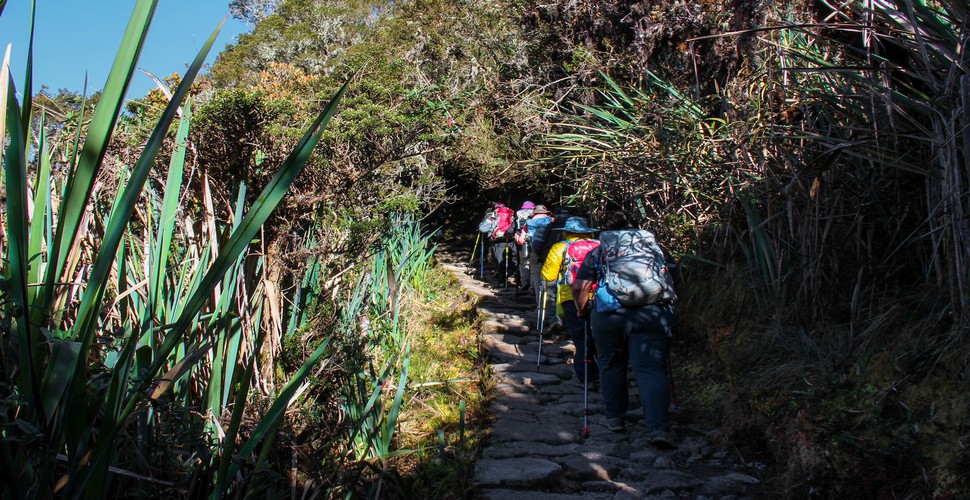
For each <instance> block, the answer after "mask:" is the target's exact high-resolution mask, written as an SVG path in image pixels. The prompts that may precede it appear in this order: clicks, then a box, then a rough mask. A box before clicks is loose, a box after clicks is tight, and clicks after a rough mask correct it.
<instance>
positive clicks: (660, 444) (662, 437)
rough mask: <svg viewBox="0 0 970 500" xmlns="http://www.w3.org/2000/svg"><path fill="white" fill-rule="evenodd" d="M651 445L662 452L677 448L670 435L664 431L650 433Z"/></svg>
mask: <svg viewBox="0 0 970 500" xmlns="http://www.w3.org/2000/svg"><path fill="white" fill-rule="evenodd" d="M650 444H652V445H654V446H655V447H657V448H660V449H661V450H672V449H674V448H676V447H677V445H675V444H674V440H673V438H672V437H670V433H669V432H667V431H662V430H655V431H653V432H651V433H650Z"/></svg>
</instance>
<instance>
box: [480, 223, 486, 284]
mask: <svg viewBox="0 0 970 500" xmlns="http://www.w3.org/2000/svg"><path fill="white" fill-rule="evenodd" d="M479 234H481V233H479ZM481 269H482V270H481V272H480V273H479V274H478V277H479V278H480V279H484V278H485V238H482V268H481Z"/></svg>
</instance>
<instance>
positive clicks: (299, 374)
mask: <svg viewBox="0 0 970 500" xmlns="http://www.w3.org/2000/svg"><path fill="white" fill-rule="evenodd" d="M329 346H330V339H327V340H325V341H324V342H323V343H322V344H320V346H319V347H317V349H316V350H315V351H313V354H311V355H310V357H309V358H307V360H306V361H305V362H304V363H303V365H302V366H300V369H299V370H297V371H296V373H294V374H293V376H292V377H291V378H290V380H289V381H288V382H287V383H286V386H284V387H283V390H282V391H280V395H279V397H277V398H276V401H274V402H273V405H272V406H271V407H270V409H269V410H268V411H267V412H266V415H264V416H263V418H262V419H260V421H259V424H257V425H256V428H255V429H254V430H253V433H252V435H250V436H249V439H248V440H247V441H246V444H244V445H243V446H242V447H241V448H240V449H239V455H240V456H243V457H245V456H249V455H251V454H252V453H253V451H255V450H256V447H257V446H258V445H259V444H260V442H261V441H262V440H263V439H264V438H265V437H266V436H267V433H268V432H269V430H270V429H273V428H275V427H276V425H277V423H278V422H279V420H280V419H281V418H283V414H284V413H285V412H286V409H287V407H289V405H290V403H291V401H292V399H293V397H294V395H295V394H296V392H297V389H299V388H300V385H301V384H303V381H304V380H305V379H306V378H307V377H308V376H309V375H310V371H311V370H312V369H313V367H314V366H316V364H317V362H318V361H320V358H322V357H323V355H324V353H326V352H327V349H328V348H329ZM240 467H241V464H240V461H238V460H233V461H232V463H231V465H230V466H229V468H228V469H227V473H226V475H225V477H226V478H231V477H233V476H235V475H236V473H237V472H239V468H240ZM220 483H221V487H219V488H217V489H216V490H214V491H213V492H212V495H210V496H209V498H210V499H213V500H214V499H216V498H220V497H222V496H223V495H225V493H226V491H227V489H228V487H229V483H228V481H220Z"/></svg>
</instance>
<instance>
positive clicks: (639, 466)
mask: <svg viewBox="0 0 970 500" xmlns="http://www.w3.org/2000/svg"><path fill="white" fill-rule="evenodd" d="M439 261H440V262H441V263H442V265H443V266H444V267H445V268H446V269H448V270H449V271H450V272H451V273H452V274H453V275H454V276H455V277H456V278H457V279H458V280H459V281H460V282H461V283H462V286H464V287H465V288H466V289H467V290H468V291H470V292H472V293H475V294H477V295H479V296H480V297H481V302H480V305H479V314H481V315H484V316H485V318H486V319H485V321H484V330H483V332H482V336H483V339H482V345H483V349H484V354H486V355H487V356H488V359H489V360H490V363H491V368H492V372H493V377H494V382H495V385H494V390H493V394H492V395H491V402H490V411H491V413H492V415H493V416H494V425H493V428H492V430H491V433H490V435H489V437H488V439H487V444H486V446H485V448H484V451H483V453H482V457H481V458H480V459H479V460H478V462H477V463H476V467H475V482H476V485H477V487H478V488H479V493H480V498H485V499H496V500H499V499H502V500H510V499H523V500H525V499H529V500H545V499H550V500H551V499H569V498H589V499H625V498H693V499H712V500H713V499H721V500H730V499H742V498H761V497H763V496H764V495H763V492H762V491H761V490H762V488H761V481H760V480H759V479H758V477H757V474H758V467H757V465H758V464H751V465H746V464H744V463H743V462H742V461H741V460H740V458H739V457H737V456H736V455H735V454H733V453H731V452H730V451H728V450H727V449H721V448H720V447H719V445H717V444H715V440H714V439H712V438H713V436H714V435H715V434H716V430H713V429H700V428H697V427H694V426H692V425H691V423H690V422H684V421H683V419H681V418H678V412H677V411H676V410H674V411H672V413H671V419H672V420H673V424H674V426H673V429H672V433H673V435H674V437H675V442H676V444H677V448H676V449H674V450H659V449H657V448H654V447H653V446H651V445H650V444H649V439H648V435H647V432H646V429H645V428H644V427H643V426H642V425H640V422H639V419H641V418H642V413H641V412H640V409H639V403H638V402H637V401H636V394H637V393H636V390H631V410H630V419H629V421H628V422H627V429H626V431H625V432H621V433H614V432H610V431H609V430H608V429H607V428H606V427H604V426H603V425H601V424H600V423H599V421H600V419H601V418H602V410H601V399H600V397H599V393H598V392H597V391H596V390H595V388H594V387H590V388H589V390H588V392H586V394H585V395H584V388H583V386H582V384H580V383H578V382H577V381H576V378H575V375H574V374H573V369H572V366H571V365H570V364H569V363H570V362H571V356H572V352H573V351H572V349H573V348H572V345H571V343H570V342H569V341H567V340H566V339H564V338H559V337H554V338H548V337H546V338H543V341H542V350H541V355H540V353H539V336H538V334H537V332H536V331H535V329H534V325H533V323H534V322H535V320H536V311H535V307H536V306H535V302H534V300H533V299H532V298H531V297H528V295H529V294H528V293H525V292H521V293H517V291H516V289H515V287H514V286H512V285H508V286H507V287H506V286H503V285H502V284H501V283H497V282H495V281H492V282H489V280H488V279H485V280H483V279H480V278H479V277H478V276H477V274H475V272H476V270H475V269H472V268H470V267H469V266H468V265H467V264H465V263H464V260H463V259H461V258H460V257H458V256H454V257H449V255H447V254H445V255H439ZM486 276H487V273H486ZM537 360H538V366H537ZM630 380H631V384H632V383H633V382H632V377H631V378H630ZM584 401H585V402H586V403H588V404H584ZM587 407H588V415H587V416H585V418H584V408H587Z"/></svg>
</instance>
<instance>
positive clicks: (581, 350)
mask: <svg viewBox="0 0 970 500" xmlns="http://www.w3.org/2000/svg"><path fill="white" fill-rule="evenodd" d="M562 310H563V323H564V324H565V325H566V329H567V330H569V338H570V339H571V340H572V341H573V345H574V346H575V347H576V354H575V355H574V356H573V369H575V370H576V376H577V377H579V381H580V382H583V381H585V380H586V373H587V372H588V373H589V380H596V379H598V378H599V367H598V366H597V365H596V345H595V343H594V342H593V338H592V337H591V336H587V335H586V328H587V325H588V323H587V322H586V321H584V320H582V319H580V318H577V317H576V303H575V302H573V301H571V300H570V301H567V302H563V303H562ZM587 348H588V349H589V355H587V354H586V350H587ZM587 363H588V366H587Z"/></svg>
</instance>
